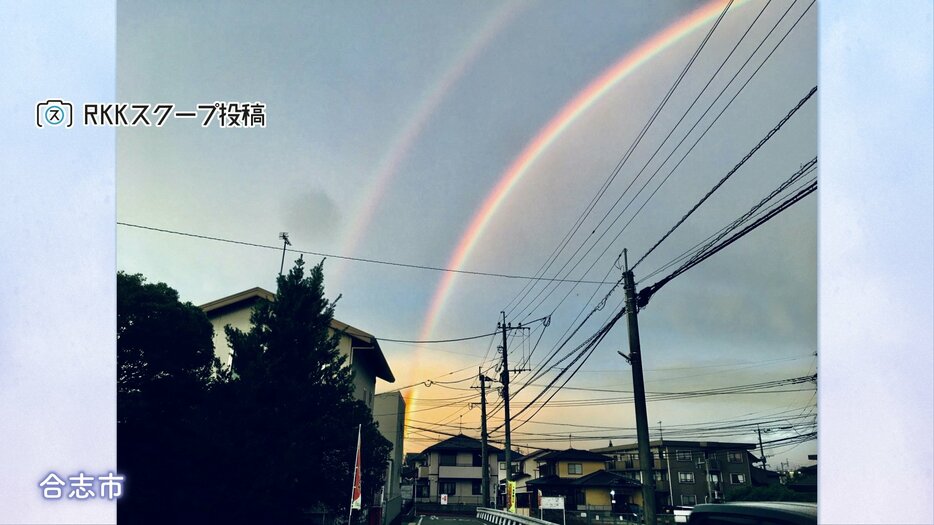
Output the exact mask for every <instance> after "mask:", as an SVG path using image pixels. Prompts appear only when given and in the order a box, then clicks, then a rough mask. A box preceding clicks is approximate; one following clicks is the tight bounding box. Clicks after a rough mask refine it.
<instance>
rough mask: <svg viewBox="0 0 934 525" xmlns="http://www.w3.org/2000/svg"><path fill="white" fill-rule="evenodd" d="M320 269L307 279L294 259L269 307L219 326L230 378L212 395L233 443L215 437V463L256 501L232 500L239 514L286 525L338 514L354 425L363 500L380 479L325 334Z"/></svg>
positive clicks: (377, 457)
mask: <svg viewBox="0 0 934 525" xmlns="http://www.w3.org/2000/svg"><path fill="white" fill-rule="evenodd" d="M322 265H323V261H322V263H320V264H318V265H317V266H315V267H314V268H312V269H311V271H310V272H309V274H308V275H307V276H306V275H305V269H304V262H303V261H302V259H299V260H298V261H296V264H295V267H293V268H292V269H291V270H290V271H289V273H288V274H287V275H283V276H279V278H278V287H277V292H276V297H275V300H274V301H261V302H260V303H258V304H257V306H255V307H254V310H253V312H252V315H251V318H250V321H251V324H252V327H251V328H250V330H249V331H247V332H243V331H241V330H238V329H235V328H230V327H227V329H226V332H227V336H228V339H229V341H230V346H231V349H232V350H233V370H232V371H233V374H232V376H231V378H230V381H229V383H228V384H227V385H219V386H218V388H217V391H218V393H219V397H220V398H228V399H231V400H232V401H233V402H232V403H230V404H229V405H228V406H227V407H226V408H227V410H226V412H227V413H228V414H229V418H228V420H227V424H228V426H229V434H228V435H229V436H230V437H231V438H235V439H233V440H231V439H227V440H224V443H223V444H222V445H221V446H222V447H223V448H224V450H223V451H222V452H221V456H224V455H227V454H229V455H230V456H229V457H230V458H236V465H235V466H233V469H232V470H233V471H232V472H229V479H236V480H238V483H241V484H244V485H246V486H245V487H240V488H237V489H232V490H236V491H238V492H239V491H240V490H241V489H242V490H243V493H245V494H253V495H261V497H258V498H252V499H244V500H241V501H238V502H236V503H234V507H233V508H235V509H236V514H237V515H238V516H240V517H243V516H255V517H257V518H262V519H263V520H264V521H269V520H270V519H273V520H274V521H280V522H291V521H295V520H298V519H300V518H301V516H302V512H303V511H304V510H308V509H311V508H315V507H320V506H324V507H325V508H327V509H328V510H329V511H331V512H333V513H336V514H338V515H340V514H341V513H345V512H347V511H348V504H349V500H350V488H351V477H352V474H353V467H354V458H355V447H356V443H357V426H358V425H362V434H363V439H362V441H363V454H362V456H363V458H362V462H363V466H364V472H363V485H364V502H365V503H369V502H371V501H372V495H373V494H374V492H376V491H377V490H378V488H379V487H381V486H382V483H383V481H384V477H385V471H386V464H387V458H388V455H389V450H390V446H391V445H390V443H389V442H388V441H387V440H386V439H385V438H383V437H382V436H381V435H380V434H379V432H378V430H377V427H376V424H375V423H374V422H373V419H372V414H371V413H370V410H369V409H368V408H367V406H366V405H365V404H364V403H363V402H362V401H359V400H357V399H355V398H354V397H353V393H354V385H353V374H352V371H351V369H350V368H349V367H348V366H346V364H347V363H346V358H345V357H344V356H342V355H341V353H340V351H339V348H338V345H339V342H340V337H341V334H340V333H338V332H336V331H334V330H333V329H331V327H330V326H331V321H332V320H333V318H334V305H335V302H332V301H329V300H328V299H326V298H325V296H324V274H323V270H322ZM221 392H224V393H223V394H220V393H221ZM224 411H225V410H224V408H223V407H218V413H222V412H224ZM231 464H232V461H228V462H227V467H228V468H230V467H231Z"/></svg>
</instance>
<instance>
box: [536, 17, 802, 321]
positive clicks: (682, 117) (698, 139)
mask: <svg viewBox="0 0 934 525" xmlns="http://www.w3.org/2000/svg"><path fill="white" fill-rule="evenodd" d="M793 5H794V4H792V5H790V6H789V7H788V9H786V11H785V12H784V13H783V14H782V16H781V18H780V19H779V20H778V22H776V23H775V25H774V26H773V27H772V28H771V29H770V30H769V32H768V34H766V36H765V37H764V38H763V39H762V41H761V42H760V43H759V45H758V46H757V47H756V49H755V50H754V51H753V52H752V53H751V54H750V56H749V57H748V58H747V59H746V61H745V62H744V63H743V65H742V66H740V68H739V70H738V71H737V72H736V73H735V74H734V75H733V77H732V78H731V79H730V80H729V82H728V83H727V85H726V86H724V87H723V88H722V89H721V91H720V93H719V94H718V95H717V97H716V98H715V99H714V101H713V102H711V103H710V105H709V106H708V107H707V109H706V110H705V111H704V113H703V114H702V115H701V116H700V117H699V118H698V120H697V122H695V123H694V125H693V126H692V127H691V129H690V130H689V131H688V132H687V134H685V136H684V137H683V138H682V139H681V141H680V142H679V143H678V144H677V145H676V146H675V148H674V149H673V150H672V152H671V153H669V155H668V157H667V158H666V159H665V160H664V161H663V162H662V164H661V165H660V166H659V167H658V168H657V169H656V170H655V173H653V174H652V176H651V177H650V178H649V180H647V181H646V182H645V184H643V186H642V188H641V189H640V190H639V192H638V193H637V194H636V195H635V196H634V197H633V198H632V199H631V200H630V201H629V203H628V204H627V205H626V207H625V208H623V210H622V211H621V212H620V213H619V214H618V215H617V216H616V218H615V219H614V220H613V222H612V223H611V224H610V226H608V227H607V228H606V230H604V232H603V233H602V234H601V235H600V237H599V238H598V239H597V240H596V241H594V244H593V245H592V246H591V247H590V248H589V249H588V250H587V251H586V252H585V253H584V255H583V256H582V257H581V259H580V260H578V262H577V263H575V264H574V266H573V267H572V268H571V269H570V270H568V271H567V272H566V273H565V275H564V277H567V276H569V275H570V274H571V272H572V271H573V270H574V269H575V268H577V266H579V265H580V263H581V262H583V259H584V258H585V257H586V256H587V255H589V254H590V252H591V251H592V250H593V248H595V247H596V245H597V243H599V242H600V240H601V239H603V237H604V236H605V235H606V234H607V233H609V230H610V229H611V228H612V227H613V225H615V224H616V222H617V221H618V220H619V219H620V218H622V216H623V214H624V213H625V212H626V210H628V209H629V207H630V206H631V205H632V204H633V202H635V199H636V198H637V197H638V196H639V195H640V194H641V193H642V191H643V190H644V189H645V187H646V186H647V185H648V184H649V183H650V182H651V180H652V179H654V178H655V176H656V175H657V174H658V172H659V171H660V170H661V168H662V167H663V166H664V165H665V163H667V162H668V160H669V159H670V158H671V156H672V155H673V154H674V153H675V151H677V149H678V147H680V146H681V144H683V143H684V141H685V140H686V139H687V138H688V136H689V135H690V133H691V131H693V130H694V128H696V127H697V125H698V124H699V123H700V121H701V120H702V119H703V118H704V117H705V116H706V115H707V113H708V112H709V111H710V110H711V109H712V108H713V106H714V105H715V104H716V102H717V101H718V100H720V97H721V96H723V94H724V93H725V91H726V90H727V89H728V88H729V86H730V85H732V84H733V81H734V80H736V77H737V76H738V75H739V73H741V72H742V71H743V70H744V69H745V67H746V65H747V64H748V63H749V61H750V60H751V59H752V58H753V56H755V55H756V53H758V51H759V49H760V48H761V47H762V45H763V44H765V42H766V41H767V40H768V38H769V37H770V36H771V35H772V33H773V32H774V31H775V29H776V28H777V27H778V25H779V23H780V22H781V21H782V20H784V18H785V16H787V14H788V12H789V11H790V10H791V8H792V6H793ZM767 6H768V4H766V6H764V7H763V9H762V10H761V11H760V12H759V15H757V16H756V18H755V20H753V22H752V24H750V26H749V27H748V28H747V29H746V32H745V33H744V34H743V35H742V37H740V40H739V42H737V44H736V45H735V46H734V47H733V50H732V51H730V53H729V55H728V56H727V58H726V59H724V61H723V62H722V63H721V64H720V67H719V68H717V71H716V72H715V73H714V74H713V76H711V78H710V79H709V80H708V82H707V85H705V86H704V88H703V89H702V90H701V92H700V93H699V94H698V95H697V97H696V98H695V99H694V102H692V104H691V106H690V107H689V108H688V109H687V110H686V111H685V112H684V113H683V114H682V116H681V118H680V119H679V120H678V122H677V123H676V124H675V126H674V127H672V129H671V130H670V131H669V133H668V136H666V137H665V139H664V140H663V141H662V143H661V144H660V145H659V147H658V148H657V149H656V151H655V153H653V154H652V157H651V158H650V159H649V160H648V161H647V162H646V164H645V166H643V168H642V169H641V170H640V171H639V172H638V173H637V174H636V177H635V178H634V179H633V181H632V182H630V183H629V186H627V187H626V188H625V190H624V191H623V193H622V194H621V195H620V196H619V198H617V200H616V202H615V203H614V204H613V205H612V206H611V207H610V209H609V210H607V212H606V213H605V214H604V216H603V218H601V219H600V221H599V222H598V224H597V225H596V226H595V228H594V230H593V231H592V232H591V235H593V234H594V233H596V229H597V228H599V226H600V224H602V223H603V222H604V221H605V220H606V219H607V217H608V216H609V214H610V213H611V212H612V210H613V209H615V208H616V206H617V205H618V204H619V203H620V201H621V200H622V199H623V197H624V196H625V195H626V193H627V192H628V191H629V189H630V188H631V187H632V185H633V184H634V183H635V180H636V179H638V178H639V176H641V174H642V173H643V172H644V171H645V169H646V167H648V164H649V163H650V162H651V160H652V159H653V158H654V157H655V155H656V154H657V153H658V152H659V150H660V149H661V147H662V146H663V145H664V144H665V142H667V141H668V138H670V137H671V135H672V134H673V133H674V131H675V129H676V128H677V127H678V125H680V124H681V122H682V121H683V120H684V118H685V117H686V116H687V114H688V112H690V110H691V108H693V106H694V104H695V103H696V102H697V100H698V99H699V98H700V96H701V95H702V94H703V93H704V91H706V89H707V87H708V86H709V85H710V83H711V82H712V81H713V79H714V78H715V77H716V75H717V74H718V73H719V72H720V70H721V69H722V68H723V66H724V65H725V64H726V62H727V61H728V60H729V58H730V56H732V54H733V52H735V50H736V48H737V47H738V46H739V43H740V42H742V40H743V39H745V37H746V35H747V34H748V32H749V31H750V30H751V29H752V27H753V25H755V23H756V21H757V20H758V19H759V17H760V16H761V15H762V13H763V12H764V11H765V8H766V7H767ZM805 12H807V10H805ZM724 13H725V11H724ZM721 16H722V14H721ZM801 16H803V13H802V15H801ZM798 21H800V17H799V19H798ZM797 23H798V22H797V21H796V22H795V24H794V25H792V27H791V28H790V29H789V30H788V31H787V32H786V33H785V35H784V36H783V37H782V39H781V40H780V41H779V42H778V43H777V44H776V45H775V47H774V48H773V49H772V51H771V52H770V53H769V54H768V55H767V56H766V57H765V59H764V60H763V61H762V63H760V64H759V66H758V67H757V68H756V70H755V71H753V73H752V75H751V76H750V77H749V78H748V79H747V80H746V82H745V83H744V84H743V85H742V86H740V88H739V90H738V91H737V92H736V93H735V94H734V95H733V97H732V98H731V99H730V100H729V101H728V102H727V104H726V106H724V108H723V109H722V110H721V111H720V113H719V114H718V115H717V116H716V117H715V118H714V120H713V121H712V122H711V123H710V125H708V126H707V128H706V129H705V130H704V132H703V133H702V134H701V135H700V137H698V138H697V140H696V141H695V142H694V144H693V145H692V146H691V148H690V149H689V150H688V151H687V152H686V153H685V155H684V156H683V157H682V158H681V160H680V161H679V162H678V164H677V165H676V166H675V167H674V168H673V169H672V171H671V172H670V173H669V174H668V175H667V176H666V177H665V180H664V181H662V184H664V182H665V181H667V180H668V178H669V177H670V176H671V175H672V173H674V171H675V170H676V169H677V168H678V167H679V166H680V165H681V163H682V162H683V161H684V159H685V158H686V157H687V156H688V154H690V153H691V151H693V149H694V147H696V146H697V143H698V142H699V141H700V140H701V139H702V138H703V137H704V136H705V135H706V134H707V132H709V131H710V129H711V127H713V125H714V124H715V123H716V122H717V121H718V120H719V118H720V117H721V116H723V113H724V112H725V111H726V110H727V108H729V107H730V105H732V103H733V102H734V101H735V100H736V98H737V97H738V96H739V94H740V93H741V92H742V91H743V90H744V89H745V88H746V86H747V85H748V84H749V82H750V81H751V80H752V79H753V78H754V77H755V76H756V74H757V73H758V72H759V70H761V69H762V66H763V65H765V63H766V62H767V61H768V59H769V58H770V57H771V56H772V54H773V53H774V52H775V50H776V49H777V48H778V47H779V46H780V45H781V43H782V42H784V40H785V38H786V37H787V36H788V34H789V33H790V32H791V31H792V30H793V29H794V27H795V26H796V25H797ZM711 32H712V30H711ZM708 37H709V34H708ZM627 158H628V153H627ZM621 167H622V166H621V165H619V166H618V167H617V170H618V169H620V168H621ZM613 176H614V177H615V176H616V174H614V175H613ZM660 187H661V184H660V185H659V187H657V188H656V189H655V190H654V191H653V192H652V194H651V195H650V196H649V198H648V200H646V202H645V203H643V204H642V206H641V207H640V208H639V209H638V210H637V211H636V213H635V214H634V215H633V217H632V218H630V220H629V221H628V222H627V223H626V224H625V225H624V226H623V228H622V230H620V231H619V233H617V234H616V236H615V238H614V239H613V241H611V242H610V243H609V244H608V245H607V247H606V248H605V249H604V250H603V251H602V252H601V253H600V255H599V256H598V257H597V258H596V259H595V260H594V262H593V263H592V264H591V265H590V267H588V268H587V270H586V271H584V272H583V274H582V275H587V274H588V273H589V272H590V270H591V269H593V267H594V265H596V263H597V262H598V261H599V260H600V258H601V257H603V255H604V254H606V252H607V250H609V248H610V246H612V245H613V243H615V242H616V240H617V239H619V237H620V235H622V233H623V231H625V230H626V228H627V227H628V226H629V224H630V223H632V221H633V220H634V219H635V217H636V216H637V215H638V214H639V212H641V211H642V208H644V207H645V205H646V204H647V203H648V201H649V200H651V199H652V197H654V196H655V193H657V192H658V189H659V188H660ZM588 213H589V211H588ZM588 237H589V236H588ZM584 244H586V240H585V241H584V242H583V243H582V244H581V245H580V246H579V247H578V248H577V250H576V251H575V252H574V254H572V256H571V258H569V259H568V261H567V262H565V264H564V265H563V266H562V270H563V269H564V268H565V267H567V265H568V264H569V263H570V262H571V261H572V260H573V259H574V257H575V256H576V255H577V253H579V252H580V249H581V248H583V246H584ZM560 271H561V270H559V272H558V273H560ZM556 275H558V274H557V273H556ZM576 287H577V285H575V286H573V287H571V289H569V290H568V293H566V294H565V296H564V297H563V298H562V299H561V300H560V301H559V302H558V305H556V306H555V309H557V307H558V306H560V305H561V304H562V303H563V302H564V301H565V300H566V299H567V298H568V297H569V296H570V294H571V292H572V291H573V290H574V288H576ZM546 288H547V287H546ZM556 290H557V287H554V288H552V289H551V291H550V292H549V293H548V294H547V295H546V296H545V297H544V298H542V300H540V301H539V303H538V304H537V305H536V306H535V307H534V308H533V309H532V310H531V311H530V315H531V314H532V313H533V312H534V311H535V309H537V308H538V307H539V306H541V304H542V303H543V302H544V301H545V300H546V299H547V298H548V297H550V296H551V295H552V294H553V293H554V292H555V291H556ZM544 291H545V289H542V290H541V291H540V292H539V293H538V294H537V295H536V297H535V298H538V297H539V296H540V295H541V293H542V292H544ZM595 293H596V292H595ZM535 298H533V299H532V301H534V300H535Z"/></svg>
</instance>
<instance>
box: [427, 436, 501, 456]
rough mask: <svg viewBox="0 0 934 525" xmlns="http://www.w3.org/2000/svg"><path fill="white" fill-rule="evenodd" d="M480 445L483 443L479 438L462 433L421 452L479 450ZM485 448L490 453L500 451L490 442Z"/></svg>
mask: <svg viewBox="0 0 934 525" xmlns="http://www.w3.org/2000/svg"><path fill="white" fill-rule="evenodd" d="M482 447H483V443H481V442H480V440H479V439H476V438H472V437H470V436H465V435H464V434H458V435H456V436H454V437H451V438H448V439H445V440H444V441H440V442H438V443H435V444H434V445H431V446H430V447H428V448H426V449H425V450H423V451H422V454H427V453H429V452H480V450H481V449H482ZM486 450H487V452H492V453H498V452H500V449H498V448H496V447H494V446H492V445H490V444H487V446H486Z"/></svg>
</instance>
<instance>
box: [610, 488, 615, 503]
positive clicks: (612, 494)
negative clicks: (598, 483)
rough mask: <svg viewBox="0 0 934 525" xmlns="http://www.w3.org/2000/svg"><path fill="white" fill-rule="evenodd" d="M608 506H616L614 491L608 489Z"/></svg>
mask: <svg viewBox="0 0 934 525" xmlns="http://www.w3.org/2000/svg"><path fill="white" fill-rule="evenodd" d="M610 504H612V505H616V491H615V490H613V489H610Z"/></svg>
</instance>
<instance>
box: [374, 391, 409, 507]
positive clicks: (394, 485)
mask: <svg viewBox="0 0 934 525" xmlns="http://www.w3.org/2000/svg"><path fill="white" fill-rule="evenodd" d="M373 419H374V420H375V421H376V424H377V425H379V432H380V434H382V435H383V437H385V438H386V439H387V440H389V442H390V443H392V451H390V453H389V465H388V466H387V467H386V484H385V485H384V487H383V494H382V507H383V523H384V524H388V523H392V521H393V520H395V519H396V516H398V515H399V513H401V512H402V487H401V483H402V479H401V471H402V467H403V456H402V439H403V429H404V426H405V400H404V399H402V394H400V393H399V392H385V393H382V394H376V396H375V397H374V401H373Z"/></svg>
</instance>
